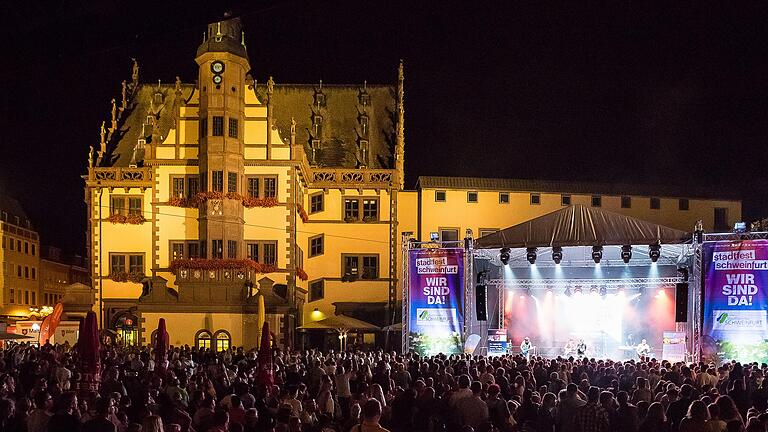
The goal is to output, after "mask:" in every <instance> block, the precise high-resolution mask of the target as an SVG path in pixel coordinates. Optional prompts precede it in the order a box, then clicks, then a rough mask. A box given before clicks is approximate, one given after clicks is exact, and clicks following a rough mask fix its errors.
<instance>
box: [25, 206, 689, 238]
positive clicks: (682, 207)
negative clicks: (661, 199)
mask: <svg viewBox="0 0 768 432" xmlns="http://www.w3.org/2000/svg"><path fill="white" fill-rule="evenodd" d="M677 208H678V210H688V209H689V208H690V205H689V202H688V200H687V199H686V198H680V199H679V200H678V201H677ZM33 247H34V246H33Z"/></svg>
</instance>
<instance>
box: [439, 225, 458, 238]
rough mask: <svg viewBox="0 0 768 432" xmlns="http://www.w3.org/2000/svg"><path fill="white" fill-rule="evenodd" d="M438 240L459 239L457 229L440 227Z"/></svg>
mask: <svg viewBox="0 0 768 432" xmlns="http://www.w3.org/2000/svg"><path fill="white" fill-rule="evenodd" d="M440 241H459V229H458V228H440Z"/></svg>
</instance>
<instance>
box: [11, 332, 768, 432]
mask: <svg viewBox="0 0 768 432" xmlns="http://www.w3.org/2000/svg"><path fill="white" fill-rule="evenodd" d="M0 354H1V355H0V374H2V375H0V385H1V386H2V387H0V432H3V431H13V432H48V431H49V432H58V431H67V432H78V431H83V432H101V431H105V432H157V431H173V432H190V431H196V432H230V431H231V432H244V431H245V432H255V431H259V432H262V431H263V432H315V431H317V432H381V431H387V430H389V431H392V432H407V431H417V432H441V431H446V432H453V431H459V432H471V431H476V432H485V431H488V432H490V431H499V432H511V431H537V432H613V431H622V432H624V431H626V432H638V431H642V432H677V431H680V432H726V431H728V432H730V431H733V432H737V431H748V432H755V431H766V430H768V429H767V427H768V413H767V412H766V410H767V409H768V382H765V381H764V380H763V378H764V376H765V375H766V374H768V365H765V364H763V365H757V364H747V365H742V364H739V363H735V362H731V363H727V364H724V365H722V366H719V367H716V366H714V365H708V364H704V363H697V364H688V365H685V364H681V363H678V364H670V363H669V362H666V361H657V360H653V359H651V360H647V361H637V360H630V361H611V360H596V359H586V358H585V359H575V358H554V359H547V358H541V357H530V358H529V359H526V358H524V357H522V356H513V355H508V356H499V357H478V356H469V355H452V356H445V355H437V356H434V357H428V358H427V357H419V356H417V355H415V354H405V355H400V354H396V353H387V352H382V351H373V352H327V353H322V352H318V351H315V350H306V351H302V352H283V351H280V350H278V349H275V350H273V352H272V358H271V364H272V365H271V371H272V373H271V374H269V375H271V376H269V379H268V380H265V379H264V377H265V375H264V373H263V372H264V368H263V367H261V366H263V365H260V364H259V357H258V355H257V353H256V352H255V351H244V350H243V349H241V348H238V349H229V350H227V351H224V352H213V351H211V350H209V349H196V348H190V347H186V346H185V347H171V348H170V350H169V354H168V360H167V365H163V366H162V367H158V365H156V364H155V360H154V358H155V357H154V356H153V353H152V350H151V349H150V348H147V347H130V348H119V347H114V346H110V347H102V348H101V373H100V382H99V383H98V384H97V386H96V387H94V386H91V387H90V388H89V387H87V386H84V385H83V384H82V383H83V378H84V376H83V375H82V372H81V371H79V370H78V366H77V365H78V354H77V348H76V347H75V348H74V349H70V348H69V347H68V346H51V345H46V346H44V347H42V348H37V347H33V346H29V345H24V344H20V345H15V346H12V347H6V348H5V349H3V350H2V351H0ZM263 363H264V364H267V362H263Z"/></svg>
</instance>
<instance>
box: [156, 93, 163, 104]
mask: <svg viewBox="0 0 768 432" xmlns="http://www.w3.org/2000/svg"><path fill="white" fill-rule="evenodd" d="M155 103H156V104H158V105H160V104H162V103H163V94H162V93H155Z"/></svg>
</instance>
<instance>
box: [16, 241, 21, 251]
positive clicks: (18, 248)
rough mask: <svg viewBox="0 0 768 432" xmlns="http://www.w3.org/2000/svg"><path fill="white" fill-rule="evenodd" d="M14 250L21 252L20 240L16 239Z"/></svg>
mask: <svg viewBox="0 0 768 432" xmlns="http://www.w3.org/2000/svg"><path fill="white" fill-rule="evenodd" d="M16 250H17V251H19V252H21V240H16Z"/></svg>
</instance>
